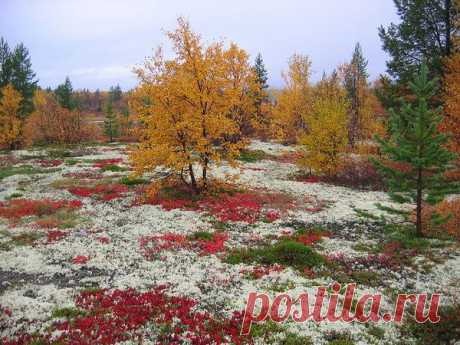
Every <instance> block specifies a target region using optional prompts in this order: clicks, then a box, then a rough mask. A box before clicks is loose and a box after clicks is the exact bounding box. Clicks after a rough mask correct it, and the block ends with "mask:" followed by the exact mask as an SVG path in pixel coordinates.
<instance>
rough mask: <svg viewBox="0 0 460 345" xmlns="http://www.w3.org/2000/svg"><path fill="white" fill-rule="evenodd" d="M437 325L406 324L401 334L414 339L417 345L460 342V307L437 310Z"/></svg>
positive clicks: (446, 344) (412, 321)
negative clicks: (438, 318)
mask: <svg viewBox="0 0 460 345" xmlns="http://www.w3.org/2000/svg"><path fill="white" fill-rule="evenodd" d="M439 317H440V318H441V319H440V321H439V322H438V323H431V322H425V323H417V322H416V321H415V320H411V321H410V322H408V323H407V324H406V325H405V327H403V330H402V333H403V334H407V335H409V336H412V337H413V338H415V339H416V344H417V345H425V344H430V345H450V344H456V343H457V342H458V341H460V327H459V325H460V305H454V306H443V307H440V308H439Z"/></svg>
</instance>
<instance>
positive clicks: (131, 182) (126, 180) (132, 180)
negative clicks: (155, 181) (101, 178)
mask: <svg viewBox="0 0 460 345" xmlns="http://www.w3.org/2000/svg"><path fill="white" fill-rule="evenodd" d="M147 182H148V181H147V180H146V179H143V178H136V177H129V176H124V177H122V178H121V179H120V183H121V184H124V185H125V186H136V185H140V184H146V183H147Z"/></svg>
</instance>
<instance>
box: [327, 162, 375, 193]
mask: <svg viewBox="0 0 460 345" xmlns="http://www.w3.org/2000/svg"><path fill="white" fill-rule="evenodd" d="M325 182H328V183H332V184H336V185H340V186H345V187H350V188H357V189H369V190H383V189H384V181H383V178H382V176H381V175H380V173H379V172H378V171H377V169H376V168H375V166H374V164H373V163H372V162H371V161H369V160H368V159H358V158H348V159H344V160H342V161H341V164H340V165H339V168H338V171H337V175H336V176H334V177H328V178H326V179H325Z"/></svg>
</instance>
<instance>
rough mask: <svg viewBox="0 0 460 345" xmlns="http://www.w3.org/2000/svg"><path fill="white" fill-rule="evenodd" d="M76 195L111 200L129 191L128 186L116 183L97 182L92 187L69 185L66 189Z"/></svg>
mask: <svg viewBox="0 0 460 345" xmlns="http://www.w3.org/2000/svg"><path fill="white" fill-rule="evenodd" d="M67 190H68V191H69V192H70V193H72V194H73V195H76V196H80V197H84V198H88V197H92V196H97V197H98V199H100V200H104V201H111V200H114V199H118V198H122V197H124V193H127V192H128V191H129V189H128V187H127V186H125V185H122V184H117V183H107V184H98V185H96V186H93V187H71V188H68V189H67Z"/></svg>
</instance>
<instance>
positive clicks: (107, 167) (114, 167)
mask: <svg viewBox="0 0 460 345" xmlns="http://www.w3.org/2000/svg"><path fill="white" fill-rule="evenodd" d="M101 170H102V171H112V172H120V171H126V170H127V169H126V168H123V167H121V166H118V165H115V164H108V165H104V166H103V167H102V168H101Z"/></svg>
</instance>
